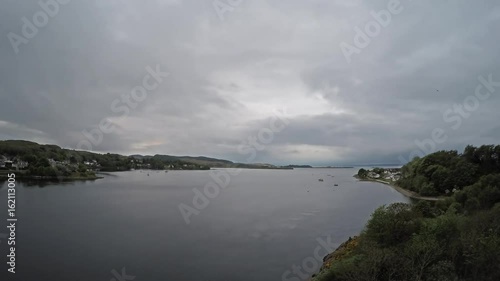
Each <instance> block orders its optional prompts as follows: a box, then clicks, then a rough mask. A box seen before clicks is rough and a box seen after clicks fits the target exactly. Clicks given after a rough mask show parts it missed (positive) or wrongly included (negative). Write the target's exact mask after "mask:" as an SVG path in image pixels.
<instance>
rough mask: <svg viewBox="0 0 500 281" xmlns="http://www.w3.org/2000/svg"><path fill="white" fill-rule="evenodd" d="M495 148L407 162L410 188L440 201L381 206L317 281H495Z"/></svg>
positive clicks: (498, 269)
mask: <svg viewBox="0 0 500 281" xmlns="http://www.w3.org/2000/svg"><path fill="white" fill-rule="evenodd" d="M498 152H499V146H481V147H479V148H475V147H472V146H468V147H467V148H466V149H465V152H464V153H463V154H460V155H459V154H457V153H456V152H454V151H441V152H436V153H433V154H431V155H428V156H426V157H423V158H421V159H415V160H413V161H411V162H410V163H408V164H407V165H405V166H404V167H403V169H402V170H404V171H405V172H404V173H403V175H404V178H403V179H402V180H401V182H402V184H405V185H406V186H407V187H408V188H409V187H411V189H412V190H415V191H420V192H422V189H423V192H429V194H446V190H449V191H450V190H453V189H455V192H452V191H451V192H449V197H448V198H447V199H446V200H443V201H437V202H433V203H431V202H427V201H419V202H418V203H416V204H404V203H396V204H392V205H389V206H382V207H380V208H378V209H377V210H376V211H375V212H374V213H373V214H372V216H371V219H370V220H369V221H368V223H367V225H366V226H365V229H364V231H363V232H362V233H361V235H360V236H359V237H358V238H357V239H356V242H357V244H356V247H352V248H351V249H349V252H348V253H345V249H343V251H344V252H343V255H342V259H339V260H334V261H331V260H330V261H328V262H325V264H324V266H323V269H322V271H321V272H320V273H319V274H318V275H317V276H315V277H314V278H313V280H314V281H334V280H338V281H375V280H380V281H385V280H387V281H389V280H416V281H420V280H421V281H430V280H433V281H438V280H439V281H446V280H450V281H451V280H464V281H479V280H492V281H493V280H500V169H499V167H500V166H499V162H498V155H499V154H498Z"/></svg>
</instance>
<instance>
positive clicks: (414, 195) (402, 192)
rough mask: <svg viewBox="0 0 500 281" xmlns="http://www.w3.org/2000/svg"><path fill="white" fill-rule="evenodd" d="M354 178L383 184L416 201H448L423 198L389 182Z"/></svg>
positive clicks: (436, 198)
mask: <svg viewBox="0 0 500 281" xmlns="http://www.w3.org/2000/svg"><path fill="white" fill-rule="evenodd" d="M354 177H355V178H357V179H358V180H360V181H372V182H378V183H382V184H385V185H388V186H390V187H392V188H393V189H395V190H396V191H397V192H399V193H401V194H403V195H404V196H406V197H409V198H412V199H416V200H426V201H440V200H444V199H446V197H429V196H421V195H419V194H418V193H416V192H413V191H410V190H407V189H404V188H402V187H400V186H397V185H395V184H393V183H390V182H387V181H383V180H379V179H370V178H367V179H362V178H360V177H359V176H358V175H355V176H354Z"/></svg>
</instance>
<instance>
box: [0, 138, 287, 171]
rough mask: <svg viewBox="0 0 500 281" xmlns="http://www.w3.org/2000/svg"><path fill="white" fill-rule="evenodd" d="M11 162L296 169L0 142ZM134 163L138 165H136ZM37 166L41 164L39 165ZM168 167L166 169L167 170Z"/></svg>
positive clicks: (0, 152) (106, 168)
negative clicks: (91, 162)
mask: <svg viewBox="0 0 500 281" xmlns="http://www.w3.org/2000/svg"><path fill="white" fill-rule="evenodd" d="M1 155H4V156H8V158H9V159H10V158H12V159H14V158H16V159H17V158H19V159H20V160H23V161H27V162H29V163H30V164H32V165H31V166H32V167H33V163H39V162H40V161H42V160H41V159H44V160H43V161H42V162H40V164H39V166H47V165H46V161H45V160H48V159H52V160H54V161H59V162H64V161H68V162H69V163H72V164H81V163H85V162H87V161H92V160H95V161H96V162H97V163H99V164H100V170H101V171H123V170H130V169H132V168H144V167H148V168H153V169H164V168H165V169H208V168H243V169H293V167H292V166H275V165H272V164H266V163H263V164H261V163H258V164H256V163H254V164H245V163H235V162H232V161H229V160H225V159H217V158H210V157H206V156H196V157H195V156H173V155H161V154H156V155H154V156H152V155H140V154H134V155H130V156H124V155H119V154H110V153H95V152H89V151H78V150H72V149H65V148H61V147H59V146H57V145H50V144H45V145H44V144H38V143H36V142H31V141H24V140H5V141H0V156H1ZM131 160H140V161H135V164H134V163H132V162H131ZM37 165H38V164H37ZM164 166H166V167H164Z"/></svg>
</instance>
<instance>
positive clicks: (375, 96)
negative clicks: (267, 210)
mask: <svg viewBox="0 0 500 281" xmlns="http://www.w3.org/2000/svg"><path fill="white" fill-rule="evenodd" d="M44 1H45V2H50V1H49V0H42V2H44ZM61 2H62V1H61ZM389 2H391V1H390V0H379V1H368V0H367V1H356V0H343V1H341V0H322V1H319V0H308V1H303V0H286V1H278V0H274V1H271V0H268V1H265V0H243V1H239V2H238V1H234V0H233V1H228V0H221V1H220V2H219V6H218V7H219V10H217V9H216V8H214V2H213V1H212V0H201V1H187V0H156V1H137V0H136V1H132V0H107V1H83V0H81V1H80V0H73V1H70V2H69V3H67V4H58V9H55V8H54V7H53V6H52V7H49V8H48V9H52V10H51V11H52V12H51V13H52V14H53V15H52V16H51V17H48V18H47V20H46V23H45V24H44V22H43V20H44V18H43V16H40V13H38V14H37V12H39V11H43V9H42V7H41V6H40V4H39V3H38V1H15V0H3V1H2V8H1V9H0V30H1V38H0V61H1V64H0V98H1V100H0V139H25V140H32V141H36V142H41V143H53V144H57V145H60V146H62V147H66V148H77V145H78V143H79V142H81V141H82V140H85V139H86V137H85V136H84V135H83V134H82V131H83V130H91V129H95V128H96V127H97V125H98V124H99V122H100V121H101V120H103V119H104V120H108V121H109V122H111V123H112V126H114V130H113V131H112V132H110V133H109V132H108V133H104V134H103V140H102V141H101V142H100V143H98V144H97V145H92V149H93V150H94V151H96V152H116V153H123V154H134V153H140V154H156V153H159V154H172V155H206V156H211V157H219V158H225V159H229V160H233V161H242V162H246V161H251V162H269V163H275V164H289V163H294V164H314V165H325V164H333V165H335V164H353V163H360V164H368V163H400V162H401V161H402V160H401V159H407V158H408V157H409V155H410V153H411V152H412V151H415V150H416V149H419V148H418V146H417V145H416V143H415V141H416V140H417V141H422V140H424V139H428V138H431V137H432V134H433V130H434V131H435V129H442V131H441V133H440V134H441V135H443V134H444V135H445V136H440V139H446V140H445V141H440V143H435V142H434V144H435V149H438V150H441V149H458V150H462V149H463V147H464V146H465V145H466V144H475V145H479V144H489V143H496V144H498V143H500V142H499V140H500V123H499V120H500V110H499V108H500V97H499V95H500V87H496V91H495V92H493V93H491V94H490V95H489V97H486V98H484V99H483V100H479V99H477V98H476V101H478V103H477V104H475V103H474V98H473V96H474V93H475V90H476V88H477V87H478V85H481V83H480V81H479V80H478V77H479V76H483V77H484V78H485V79H486V80H487V79H488V76H489V75H490V74H491V75H492V80H493V81H500V48H499V47H500V46H499V42H500V41H499V40H500V3H498V1H495V0H491V1H467V0H458V1H431V0H425V1H424V0H421V1H410V0H401V2H400V5H399V6H398V9H397V10H398V12H397V13H393V14H392V15H391V20H390V21H389V22H388V24H385V25H386V27H381V29H380V32H379V34H376V35H374V37H370V40H371V41H370V43H369V44H368V46H363V48H359V49H358V52H356V53H353V54H351V55H350V56H349V58H350V63H349V62H348V59H346V56H345V54H344V52H343V51H342V48H341V44H342V42H344V46H346V45H345V44H349V45H351V46H353V47H355V46H356V45H355V42H354V38H355V35H356V27H358V28H359V29H361V30H363V29H365V27H366V25H367V23H369V22H370V21H373V20H374V18H373V16H372V14H371V12H372V11H375V12H378V11H381V10H387V6H388V3H389ZM221 3H222V5H221ZM224 3H232V4H233V5H234V7H231V9H230V10H229V9H228V10H224V7H225V8H227V7H229V6H227V5H229V4H224ZM224 5H226V6H224ZM57 10H58V11H57ZM34 15H38V16H39V17H38V18H36V17H35V20H38V24H39V25H40V26H41V27H39V28H37V29H38V30H37V31H36V32H35V33H34V34H28V35H29V36H30V37H32V38H26V37H25V36H24V35H23V25H26V23H25V22H23V17H25V18H26V19H27V20H28V21H29V22H31V23H33V21H34V19H33V16H34ZM222 18H223V19H222ZM25 29H29V28H25ZM25 31H26V30H25ZM28 31H29V30H28ZM31 31H32V30H31ZM375 31H376V30H375ZM9 34H10V35H9ZM13 34H15V36H14V35H13ZM16 36H17V37H16ZM13 38H14V39H13ZM19 38H22V39H19ZM16 40H17V41H16ZM20 40H21V41H22V42H21V41H20ZM12 42H15V43H12ZM351 50H352V49H351ZM16 52H17V53H16ZM148 66H149V67H150V68H152V69H155V68H157V67H159V68H160V69H161V71H163V72H168V73H169V76H168V77H166V78H164V79H163V81H162V82H161V83H159V86H158V87H157V88H156V89H154V90H151V91H148V95H147V98H145V99H144V100H143V101H141V102H139V103H137V106H136V107H135V108H129V113H128V114H126V116H124V115H125V114H124V113H123V112H119V113H117V112H116V110H113V109H112V104H113V101H114V100H116V99H118V100H119V99H120V97H121V96H122V95H130V92H131V91H132V89H134V87H137V86H141V85H143V79H144V77H145V76H147V75H148V71H147V70H146V68H147V67H148ZM481 87H482V88H481V89H480V93H482V94H483V97H484V96H486V95H487V94H488V87H486V86H481ZM491 88H492V87H491V86H490V89H491ZM493 89H495V87H493ZM467 97H469V98H468V99H467V101H468V102H469V106H468V107H467V108H468V109H469V110H467V109H465V111H464V112H463V113H465V114H463V115H462V116H466V117H462V116H461V115H459V113H455V111H453V112H451V113H450V112H448V116H447V117H448V120H446V119H444V118H443V114H445V113H446V112H447V110H449V109H451V110H454V105H455V104H457V105H460V104H463V103H464V99H466V98H467ZM121 105H122V106H123V103H122V104H121ZM277 111H281V113H279V114H280V116H281V117H286V120H287V123H283V124H285V125H286V127H285V128H284V129H283V130H282V131H280V132H275V133H274V136H273V138H272V141H271V142H270V143H267V144H262V143H260V144H259V146H260V148H263V149H262V150H259V151H257V153H256V157H255V158H251V155H250V154H249V153H247V154H245V153H246V152H245V153H243V151H247V152H248V151H249V150H248V149H246V148H245V149H242V145H243V146H246V145H247V144H246V143H248V138H249V137H252V136H258V134H259V132H263V131H267V132H269V131H268V130H267V128H270V120H272V119H271V118H273V116H275V115H276V112H277ZM283 111H284V113H283ZM276 124H279V122H278V123H276ZM279 125H281V124H279ZM438 135H439V134H438ZM257 141H258V140H257ZM428 147H430V146H428ZM238 148H240V149H238ZM400 156H401V157H400Z"/></svg>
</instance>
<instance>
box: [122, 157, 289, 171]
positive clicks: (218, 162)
mask: <svg viewBox="0 0 500 281" xmlns="http://www.w3.org/2000/svg"><path fill="white" fill-rule="evenodd" d="M130 157H133V158H135V159H139V160H142V159H156V160H159V161H168V162H173V161H182V162H187V163H192V164H196V165H203V166H208V167H210V168H242V169H293V167H291V166H275V165H272V164H267V163H253V164H245V163H235V162H233V161H229V160H225V159H217V158H210V157H206V156H173V155H161V154H156V155H154V156H151V155H139V154H135V155H130Z"/></svg>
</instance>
